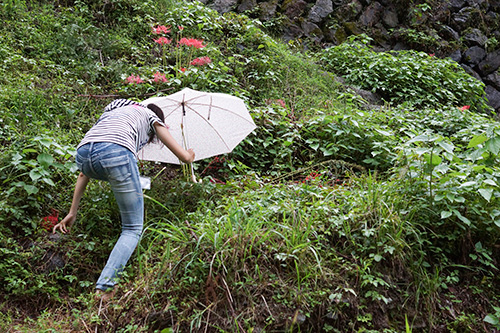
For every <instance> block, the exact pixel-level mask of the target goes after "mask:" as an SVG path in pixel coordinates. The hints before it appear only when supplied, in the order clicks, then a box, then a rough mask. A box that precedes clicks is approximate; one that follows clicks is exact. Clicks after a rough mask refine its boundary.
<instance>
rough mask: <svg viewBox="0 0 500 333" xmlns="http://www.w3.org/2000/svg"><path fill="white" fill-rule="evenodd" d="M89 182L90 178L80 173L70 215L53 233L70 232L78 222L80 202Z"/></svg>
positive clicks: (55, 227)
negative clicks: (76, 221) (58, 231)
mask: <svg viewBox="0 0 500 333" xmlns="http://www.w3.org/2000/svg"><path fill="white" fill-rule="evenodd" d="M89 180H90V179H89V177H87V176H85V175H84V174H83V173H81V172H80V175H78V179H77V180H76V185H75V192H74V193H73V201H72V202H71V208H70V210H69V213H68V215H66V217H65V218H64V219H63V220H62V221H61V222H59V223H58V224H56V225H55V226H54V228H53V229H52V233H56V230H57V229H59V230H60V231H61V232H62V233H63V234H65V233H67V232H68V231H69V229H70V228H71V226H72V225H73V223H74V222H75V220H76V213H77V212H78V206H79V205H80V200H81V199H82V196H83V192H85V188H86V187H87V184H88V183H89Z"/></svg>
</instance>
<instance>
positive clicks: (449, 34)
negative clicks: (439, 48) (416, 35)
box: [440, 25, 460, 41]
mask: <svg viewBox="0 0 500 333" xmlns="http://www.w3.org/2000/svg"><path fill="white" fill-rule="evenodd" d="M440 34H441V36H442V37H443V38H444V39H446V40H456V41H458V40H460V35H459V34H458V32H456V31H455V30H453V28H452V27H449V26H447V25H443V26H442V27H441V31H440Z"/></svg>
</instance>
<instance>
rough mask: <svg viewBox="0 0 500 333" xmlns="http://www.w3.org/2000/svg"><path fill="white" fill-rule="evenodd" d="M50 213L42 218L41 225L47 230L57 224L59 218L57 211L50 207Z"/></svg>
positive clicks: (50, 229)
mask: <svg viewBox="0 0 500 333" xmlns="http://www.w3.org/2000/svg"><path fill="white" fill-rule="evenodd" d="M51 210H52V213H51V214H50V215H49V216H45V217H44V218H43V219H42V222H41V225H42V228H44V229H45V230H47V231H52V228H54V226H55V225H56V224H57V222H58V219H59V211H58V210H56V209H54V208H52V209H51Z"/></svg>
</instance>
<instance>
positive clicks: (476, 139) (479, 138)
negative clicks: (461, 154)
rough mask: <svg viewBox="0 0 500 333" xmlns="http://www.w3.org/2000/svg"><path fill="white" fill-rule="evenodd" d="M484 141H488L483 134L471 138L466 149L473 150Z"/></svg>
mask: <svg viewBox="0 0 500 333" xmlns="http://www.w3.org/2000/svg"><path fill="white" fill-rule="evenodd" d="M486 140H488V137H487V136H486V135H485V134H484V133H483V134H479V135H476V136H475V137H473V138H472V140H470V142H469V144H468V145H467V148H474V147H476V146H477V145H480V144H481V143H483V142H485V141H486Z"/></svg>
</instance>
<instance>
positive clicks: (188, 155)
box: [154, 123, 194, 163]
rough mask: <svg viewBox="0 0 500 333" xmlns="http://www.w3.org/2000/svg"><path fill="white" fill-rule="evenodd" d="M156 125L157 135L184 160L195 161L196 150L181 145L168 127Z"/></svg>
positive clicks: (186, 161) (187, 161)
mask: <svg viewBox="0 0 500 333" xmlns="http://www.w3.org/2000/svg"><path fill="white" fill-rule="evenodd" d="M154 127H155V131H156V136H157V137H158V138H159V139H160V141H161V142H163V144H164V145H165V146H167V148H168V149H170V150H171V151H172V153H174V155H175V156H177V157H178V158H179V159H180V160H181V161H182V162H184V163H191V162H193V161H194V151H193V150H192V149H188V150H186V149H184V148H182V147H181V145H180V144H178V143H177V141H175V139H174V137H173V136H172V134H170V132H169V131H168V129H167V128H165V127H164V126H162V125H161V124H159V123H155V124H154Z"/></svg>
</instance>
